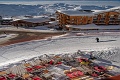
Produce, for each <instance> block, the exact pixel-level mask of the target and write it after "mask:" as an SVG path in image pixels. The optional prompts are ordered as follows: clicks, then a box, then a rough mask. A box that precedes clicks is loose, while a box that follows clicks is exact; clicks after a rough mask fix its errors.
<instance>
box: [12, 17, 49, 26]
mask: <svg viewBox="0 0 120 80" xmlns="http://www.w3.org/2000/svg"><path fill="white" fill-rule="evenodd" d="M49 21H50V19H49V18H42V17H40V18H29V19H22V20H17V21H13V22H12V25H13V26H24V27H35V26H42V25H46V24H49Z"/></svg>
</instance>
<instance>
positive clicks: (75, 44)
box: [0, 35, 120, 66]
mask: <svg viewBox="0 0 120 80" xmlns="http://www.w3.org/2000/svg"><path fill="white" fill-rule="evenodd" d="M96 37H99V38H100V41H101V42H99V43H97V42H96V40H95V38H96ZM119 42H120V36H119V35H116V36H69V37H61V38H56V39H52V40H38V41H30V42H23V43H18V44H13V45H9V46H5V47H0V65H1V66H2V65H5V64H9V63H13V62H17V61H20V60H23V59H28V58H32V57H35V56H38V55H41V54H59V53H72V52H76V51H77V50H82V51H100V50H107V49H109V48H114V47H120V45H119Z"/></svg>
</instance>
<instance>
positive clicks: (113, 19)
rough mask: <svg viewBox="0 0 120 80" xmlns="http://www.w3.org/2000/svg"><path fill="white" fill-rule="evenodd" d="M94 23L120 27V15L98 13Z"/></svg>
mask: <svg viewBox="0 0 120 80" xmlns="http://www.w3.org/2000/svg"><path fill="white" fill-rule="evenodd" d="M93 23H95V24H97V25H119V24H120V13H119V12H115V11H108V12H101V13H97V14H95V16H94V19H93Z"/></svg>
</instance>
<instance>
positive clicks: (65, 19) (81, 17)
mask: <svg viewBox="0 0 120 80" xmlns="http://www.w3.org/2000/svg"><path fill="white" fill-rule="evenodd" d="M56 14H57V20H59V25H60V27H62V28H65V25H85V24H91V23H92V22H93V16H94V14H93V13H92V12H86V11H75V10H68V11H56Z"/></svg>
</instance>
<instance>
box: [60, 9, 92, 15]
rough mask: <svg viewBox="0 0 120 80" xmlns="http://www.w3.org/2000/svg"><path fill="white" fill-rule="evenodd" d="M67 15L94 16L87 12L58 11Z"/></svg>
mask: <svg viewBox="0 0 120 80" xmlns="http://www.w3.org/2000/svg"><path fill="white" fill-rule="evenodd" d="M58 12H61V13H63V14H66V15H70V16H94V14H93V13H92V12H86V11H76V10H65V11H58Z"/></svg>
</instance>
